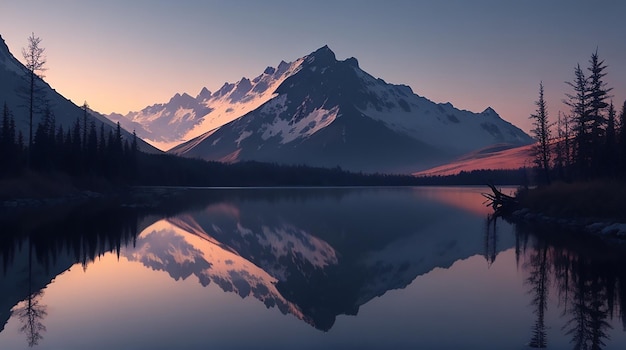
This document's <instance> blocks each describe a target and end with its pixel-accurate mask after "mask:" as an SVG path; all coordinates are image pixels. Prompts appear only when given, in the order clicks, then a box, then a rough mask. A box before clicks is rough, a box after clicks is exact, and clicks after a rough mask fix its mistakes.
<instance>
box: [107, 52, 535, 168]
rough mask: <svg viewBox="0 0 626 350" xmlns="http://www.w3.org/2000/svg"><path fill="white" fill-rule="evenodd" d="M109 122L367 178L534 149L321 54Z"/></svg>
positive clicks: (246, 155) (223, 157)
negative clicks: (491, 152) (489, 152)
mask: <svg viewBox="0 0 626 350" xmlns="http://www.w3.org/2000/svg"><path fill="white" fill-rule="evenodd" d="M108 117H109V118H110V119H112V120H114V121H119V122H120V123H121V125H123V126H125V127H127V128H131V127H132V128H134V129H136V130H137V133H138V135H139V136H140V137H143V138H145V139H146V140H148V141H149V142H151V143H152V144H154V145H156V146H159V147H162V148H163V149H165V148H169V147H170V146H173V145H176V146H175V147H173V148H171V149H170V150H169V151H168V152H169V153H172V154H177V155H181V156H186V157H194V158H202V159H207V160H216V161H226V162H236V161H244V160H255V161H264V162H273V163H280V164H306V165H311V166H323V167H336V166H340V167H342V168H344V169H349V170H355V171H368V172H371V171H378V172H415V171H419V170H423V169H426V168H429V167H431V166H434V165H440V164H443V163H446V162H448V161H450V160H452V159H455V158H457V157H459V156H462V155H464V154H466V153H470V152H474V151H476V150H479V149H481V148H484V147H489V146H492V145H494V144H500V145H501V146H504V147H509V148H510V147H515V146H522V145H527V144H529V143H531V142H532V139H531V138H530V137H529V136H528V135H527V134H525V133H524V132H523V131H522V130H520V129H519V128H517V127H515V126H514V125H512V124H510V123H508V122H506V121H505V120H503V119H502V118H501V117H500V116H499V115H498V114H497V113H496V112H495V111H494V110H493V109H492V108H487V109H485V110H484V111H482V112H480V113H473V112H469V111H465V110H459V109H457V108H455V107H454V106H453V105H452V104H451V103H434V102H432V101H430V100H428V99H427V98H425V97H422V96H419V95H417V94H415V93H414V92H413V90H412V89H411V88H410V87H408V86H406V85H394V84H389V83H387V82H385V81H384V80H382V79H377V78H375V77H373V76H372V75H370V74H368V73H367V72H365V71H363V70H362V69H361V68H360V67H359V63H358V61H357V59H356V58H348V59H346V60H343V61H340V60H337V59H336V57H335V54H334V53H333V51H332V50H330V48H328V46H324V47H322V48H320V49H318V50H316V51H315V52H313V53H311V54H309V55H307V56H304V57H302V58H300V59H297V60H295V61H293V62H291V63H286V62H284V61H281V62H280V64H279V65H278V66H277V67H275V68H274V67H268V68H266V69H265V71H264V72H263V73H262V74H261V75H259V76H257V77H256V78H254V79H252V80H250V79H247V78H242V79H241V80H240V81H238V82H237V83H234V84H229V83H226V84H224V86H222V87H221V88H220V89H219V90H218V91H217V92H215V93H211V92H210V91H208V90H207V89H206V88H203V89H202V91H200V93H199V94H198V95H197V96H196V97H192V96H191V95H189V94H186V93H183V94H176V95H175V96H174V97H172V99H171V100H170V101H169V102H167V103H163V104H155V105H152V106H149V107H146V108H145V109H143V110H141V111H139V112H131V113H128V114H127V115H124V116H122V115H120V114H111V115H109V116H108Z"/></svg>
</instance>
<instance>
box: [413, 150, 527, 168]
mask: <svg viewBox="0 0 626 350" xmlns="http://www.w3.org/2000/svg"><path fill="white" fill-rule="evenodd" d="M532 166H534V164H533V156H532V145H526V146H520V147H513V148H511V147H509V146H508V145H494V146H490V147H486V148H483V149H480V150H478V151H475V152H471V153H469V154H466V155H464V156H462V157H460V158H458V159H456V160H454V161H452V162H450V163H448V164H444V165H441V166H437V167H434V168H430V169H427V170H424V171H420V172H417V173H414V174H413V175H416V176H445V175H455V174H458V173H460V172H461V171H473V170H483V169H498V170H507V169H519V168H524V167H528V168H529V167H532Z"/></svg>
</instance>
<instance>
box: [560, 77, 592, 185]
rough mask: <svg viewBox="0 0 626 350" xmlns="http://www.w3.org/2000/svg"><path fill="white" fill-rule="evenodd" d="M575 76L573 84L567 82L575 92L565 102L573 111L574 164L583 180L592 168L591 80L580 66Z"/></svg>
mask: <svg viewBox="0 0 626 350" xmlns="http://www.w3.org/2000/svg"><path fill="white" fill-rule="evenodd" d="M574 76H575V78H574V81H573V82H566V84H567V85H569V86H570V87H571V88H572V89H573V90H574V93H573V94H569V93H566V94H565V96H567V99H566V100H564V101H563V102H564V103H565V104H566V105H568V106H569V107H570V108H571V109H572V115H571V118H572V121H573V126H572V131H573V133H574V145H573V155H572V157H573V163H574V165H575V167H576V169H577V171H578V175H579V176H580V177H582V178H588V177H589V174H590V166H591V164H590V162H591V146H590V135H591V130H590V129H591V127H590V126H591V118H590V103H589V80H588V79H587V77H585V73H584V72H583V70H582V68H580V65H577V66H576V68H575V69H574Z"/></svg>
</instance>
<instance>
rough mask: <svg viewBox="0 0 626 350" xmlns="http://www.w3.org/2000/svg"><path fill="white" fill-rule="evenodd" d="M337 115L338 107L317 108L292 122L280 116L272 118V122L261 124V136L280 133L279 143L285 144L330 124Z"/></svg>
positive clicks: (265, 138)
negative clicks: (328, 108)
mask: <svg viewBox="0 0 626 350" xmlns="http://www.w3.org/2000/svg"><path fill="white" fill-rule="evenodd" d="M338 115H339V107H338V106H335V107H333V108H332V109H330V110H327V109H323V108H317V109H315V110H313V111H312V112H311V113H309V114H308V115H307V116H305V117H304V118H302V119H300V120H298V121H297V122H295V123H294V122H293V121H292V120H285V119H282V118H280V117H276V118H274V122H273V123H272V124H265V125H264V126H263V129H262V130H263V134H262V135H261V138H262V139H263V140H267V139H269V138H270V137H272V136H277V135H281V137H282V139H281V141H280V143H282V144H286V143H289V142H291V141H293V140H295V139H297V138H306V137H309V136H311V135H313V134H315V133H316V132H318V131H320V130H322V129H324V128H325V127H327V126H328V125H330V124H331V123H332V122H333V121H335V119H337V116H338Z"/></svg>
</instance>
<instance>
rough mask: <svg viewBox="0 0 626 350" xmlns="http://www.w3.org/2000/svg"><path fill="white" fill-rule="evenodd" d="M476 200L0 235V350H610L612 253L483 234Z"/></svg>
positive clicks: (278, 199) (211, 203)
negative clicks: (394, 349) (326, 349)
mask: <svg viewBox="0 0 626 350" xmlns="http://www.w3.org/2000/svg"><path fill="white" fill-rule="evenodd" d="M484 190H485V189H484V188H471V187H458V188H370V189H362V188H354V189H221V190H220V189H212V190H202V191H194V193H195V194H194V196H193V198H192V199H189V200H182V201H177V202H176V203H172V205H171V206H170V207H168V208H167V209H161V210H152V211H151V210H145V209H144V210H136V209H133V208H108V209H105V208H98V209H93V210H87V209H85V208H82V209H81V210H80V211H79V212H70V213H64V214H63V215H61V214H59V215H51V216H52V217H48V218H43V217H38V218H29V219H28V220H21V221H19V220H18V221H15V220H14V221H12V222H6V223H2V227H0V230H1V231H0V232H2V235H0V244H1V250H0V255H1V258H0V349H26V348H29V347H32V348H35V349H207V348H216V349H253V348H274V349H277V348H278V349H296V348H297V349H322V348H337V349H341V348H345V349H388V348H398V349H526V348H530V347H541V346H543V347H547V348H548V349H573V348H578V349H592V348H600V349H623V348H625V347H626V333H625V332H624V326H625V324H626V269H625V268H623V267H624V266H626V258H624V256H626V254H625V253H624V250H623V248H622V247H621V246H620V245H617V244H613V245H607V244H605V243H602V242H598V241H597V240H594V239H590V238H588V237H576V236H572V235H564V234H562V233H560V232H556V231H553V232H546V231H545V230H544V231H543V232H538V231H537V229H529V228H523V227H515V226H513V225H510V224H508V223H506V222H502V221H497V222H496V223H495V225H494V224H493V223H490V224H489V223H488V222H487V219H486V218H487V214H488V213H489V209H488V208H485V206H484V205H483V204H482V202H483V198H482V197H481V196H480V192H482V191H484ZM505 192H506V190H505ZM594 346H596V347H594Z"/></svg>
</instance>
